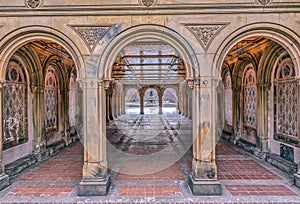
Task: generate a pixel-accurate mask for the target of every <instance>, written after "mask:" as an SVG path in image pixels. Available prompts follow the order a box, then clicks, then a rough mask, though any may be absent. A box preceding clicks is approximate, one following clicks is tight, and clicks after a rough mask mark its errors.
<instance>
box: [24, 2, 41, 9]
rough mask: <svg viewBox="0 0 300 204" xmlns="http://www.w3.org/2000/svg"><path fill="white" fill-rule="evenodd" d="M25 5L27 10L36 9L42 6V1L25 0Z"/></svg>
mask: <svg viewBox="0 0 300 204" xmlns="http://www.w3.org/2000/svg"><path fill="white" fill-rule="evenodd" d="M25 5H26V6H27V7H28V8H32V9H36V8H39V7H42V6H43V5H44V0H25Z"/></svg>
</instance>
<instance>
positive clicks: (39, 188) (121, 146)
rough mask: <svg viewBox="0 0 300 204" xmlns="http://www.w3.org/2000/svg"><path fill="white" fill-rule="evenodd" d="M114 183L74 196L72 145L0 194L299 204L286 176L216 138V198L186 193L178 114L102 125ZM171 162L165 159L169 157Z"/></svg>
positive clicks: (187, 161)
mask: <svg viewBox="0 0 300 204" xmlns="http://www.w3.org/2000/svg"><path fill="white" fill-rule="evenodd" d="M107 132H108V134H107V135H108V140H109V141H110V142H111V144H112V145H111V146H110V145H108V155H109V159H108V160H109V167H110V174H111V177H112V186H111V188H110V191H109V193H108V195H107V196H105V197H78V196H77V187H76V186H77V184H78V183H79V182H80V181H81V179H82V176H81V174H82V165H83V147H82V145H81V143H77V144H75V145H72V146H70V147H68V148H66V149H65V150H64V151H62V152H61V153H60V154H57V155H56V156H54V157H52V158H50V159H48V160H47V161H44V162H42V163H41V164H38V165H37V166H35V167H34V168H32V169H30V170H27V171H26V172H23V173H21V174H20V175H19V176H18V177H17V178H16V179H14V180H13V181H12V184H11V185H10V186H9V187H8V188H6V189H4V190H2V191H1V192H0V202H1V203H20V202H22V203H41V202H42V203H53V202H56V203H101V202H106V203H131V202H139V203H151V202H157V203H158V202H163V203H169V202H173V203H191V202H198V203H200V202H201V203H249V204H250V203H300V190H299V189H298V188H296V187H294V186H293V185H292V179H291V178H290V177H288V176H287V175H285V174H284V173H282V172H280V171H279V170H277V169H275V168H274V167H272V166H270V165H268V164H266V163H264V162H262V161H259V160H256V159H255V158H252V157H251V156H249V155H247V154H246V153H244V152H243V151H242V150H239V149H238V148H237V147H235V146H233V145H231V144H229V143H227V142H226V141H224V140H222V139H221V140H220V141H219V142H218V144H217V147H216V152H217V167H218V179H219V181H220V182H221V184H222V196H212V197H197V196H192V194H191V192H190V190H189V188H188V186H187V178H188V175H189V172H190V171H191V166H192V164H191V161H192V157H191V155H192V153H191V151H190V147H191V136H190V135H191V121H189V120H187V119H184V118H181V117H180V116H179V115H163V116H158V115H145V116H140V115H131V116H127V117H125V116H121V117H120V118H119V119H118V120H116V121H115V123H110V125H109V126H108V127H107ZM170 161H171V162H170Z"/></svg>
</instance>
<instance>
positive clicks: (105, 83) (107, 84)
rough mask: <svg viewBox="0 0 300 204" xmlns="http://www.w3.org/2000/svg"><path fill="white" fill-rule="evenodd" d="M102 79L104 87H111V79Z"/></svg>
mask: <svg viewBox="0 0 300 204" xmlns="http://www.w3.org/2000/svg"><path fill="white" fill-rule="evenodd" d="M102 81H103V83H104V89H105V90H107V89H108V88H109V87H110V82H111V80H110V79H104V80H102Z"/></svg>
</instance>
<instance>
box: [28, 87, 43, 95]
mask: <svg viewBox="0 0 300 204" xmlns="http://www.w3.org/2000/svg"><path fill="white" fill-rule="evenodd" d="M30 89H31V92H32V93H33V94H37V93H44V90H45V87H44V86H31V87H30Z"/></svg>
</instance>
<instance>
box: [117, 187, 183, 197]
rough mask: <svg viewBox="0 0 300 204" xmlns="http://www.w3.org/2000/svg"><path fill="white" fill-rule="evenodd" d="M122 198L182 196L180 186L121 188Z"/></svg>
mask: <svg viewBox="0 0 300 204" xmlns="http://www.w3.org/2000/svg"><path fill="white" fill-rule="evenodd" d="M119 195H120V196H182V192H181V191H180V187H179V185H148V186H120V191H119Z"/></svg>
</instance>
